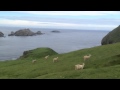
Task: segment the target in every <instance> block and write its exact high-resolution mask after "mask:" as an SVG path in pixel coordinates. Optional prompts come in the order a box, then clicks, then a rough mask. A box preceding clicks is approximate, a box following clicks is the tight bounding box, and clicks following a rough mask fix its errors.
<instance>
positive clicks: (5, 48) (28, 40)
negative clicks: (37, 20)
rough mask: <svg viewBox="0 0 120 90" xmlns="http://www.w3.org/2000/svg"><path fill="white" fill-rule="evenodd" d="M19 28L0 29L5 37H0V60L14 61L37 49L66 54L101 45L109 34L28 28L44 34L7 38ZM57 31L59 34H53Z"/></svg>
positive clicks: (97, 31)
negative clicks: (26, 52) (47, 48)
mask: <svg viewBox="0 0 120 90" xmlns="http://www.w3.org/2000/svg"><path fill="white" fill-rule="evenodd" d="M19 29H24V28H20V27H0V31H1V32H3V33H4V35H5V37H0V60H1V61H3V60H14V59H16V58H19V57H20V56H21V55H22V54H23V52H24V51H26V50H31V49H36V48H39V47H49V48H51V49H53V50H54V51H56V52H57V53H59V54H61V53H68V52H71V51H75V50H80V49H84V48H91V47H95V46H100V45H101V40H102V38H103V37H104V36H105V35H106V34H107V33H108V32H109V31H103V30H74V29H71V30H70V29H42V28H29V29H30V30H31V31H33V32H37V31H41V32H42V33H45V34H43V35H37V36H8V34H10V33H11V31H17V30H19ZM52 30H58V31H60V33H53V32H51V31H52Z"/></svg>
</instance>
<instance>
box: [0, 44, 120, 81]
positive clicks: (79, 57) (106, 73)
mask: <svg viewBox="0 0 120 90" xmlns="http://www.w3.org/2000/svg"><path fill="white" fill-rule="evenodd" d="M119 48H120V43H115V44H109V45H102V46H97V47H93V48H86V49H82V50H77V51H73V52H69V53H65V54H57V53H56V52H55V51H53V50H52V49H50V48H37V49H34V50H30V51H29V52H27V53H26V54H24V55H23V56H21V58H19V59H18V60H8V61H0V78H1V79H119V78H120V50H119ZM88 54H91V55H92V56H91V58H90V59H89V60H87V61H85V67H84V69H83V70H75V68H74V66H75V64H82V63H83V62H84V60H83V56H84V55H88ZM46 55H50V56H49V58H48V59H47V60H45V59H44V57H45V56H46ZM54 57H59V62H56V63H53V58H54ZM33 59H36V60H37V62H36V63H34V64H32V60H33Z"/></svg>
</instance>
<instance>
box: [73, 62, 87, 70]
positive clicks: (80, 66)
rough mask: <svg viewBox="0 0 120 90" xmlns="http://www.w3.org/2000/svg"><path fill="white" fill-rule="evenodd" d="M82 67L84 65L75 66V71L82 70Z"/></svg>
mask: <svg viewBox="0 0 120 90" xmlns="http://www.w3.org/2000/svg"><path fill="white" fill-rule="evenodd" d="M84 65H85V64H84V63H83V64H82V65H81V64H77V65H75V70H79V69H83V68H84Z"/></svg>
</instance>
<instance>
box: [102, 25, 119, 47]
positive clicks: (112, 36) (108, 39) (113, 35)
mask: <svg viewBox="0 0 120 90" xmlns="http://www.w3.org/2000/svg"><path fill="white" fill-rule="evenodd" d="M116 42H120V25H119V26H118V27H116V28H115V29H113V30H112V31H111V32H109V33H108V34H107V35H106V36H105V37H103V39H102V41H101V44H102V45H106V44H113V43H116Z"/></svg>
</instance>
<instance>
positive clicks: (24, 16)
mask: <svg viewBox="0 0 120 90" xmlns="http://www.w3.org/2000/svg"><path fill="white" fill-rule="evenodd" d="M119 24H120V11H0V26H17V27H18V26H23V27H27V28H29V27H36V28H58V29H59V28H60V29H80V30H110V31H111V30H112V29H114V28H116V27H117V26H118V25H119Z"/></svg>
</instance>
